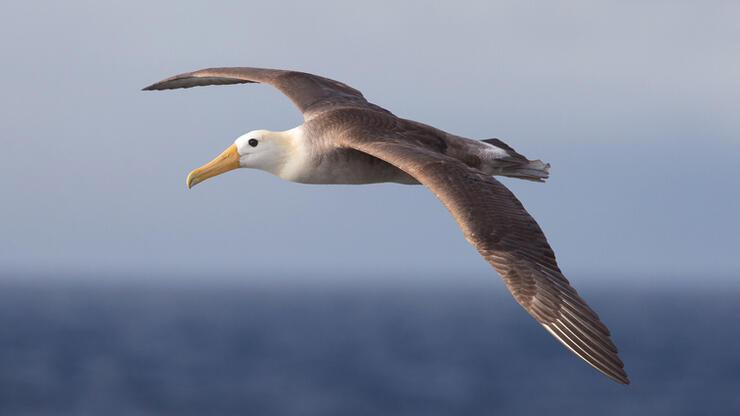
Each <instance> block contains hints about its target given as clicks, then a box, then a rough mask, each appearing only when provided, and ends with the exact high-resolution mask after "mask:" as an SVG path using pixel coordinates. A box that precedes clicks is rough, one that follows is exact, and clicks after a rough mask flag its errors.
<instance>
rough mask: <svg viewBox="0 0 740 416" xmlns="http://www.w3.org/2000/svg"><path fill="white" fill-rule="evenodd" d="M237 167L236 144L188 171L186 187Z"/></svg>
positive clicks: (237, 153) (237, 154)
mask: <svg viewBox="0 0 740 416" xmlns="http://www.w3.org/2000/svg"><path fill="white" fill-rule="evenodd" d="M238 167H239V152H237V151H236V145H233V144H232V145H231V146H229V147H228V148H227V149H226V150H224V151H223V153H221V154H220V155H218V156H216V158H215V159H213V160H212V161H210V162H208V163H206V164H205V165H203V166H201V167H199V168H198V169H195V170H194V171H192V172H190V174H189V175H188V179H187V180H186V182H187V185H188V189H190V188H192V187H194V186H195V185H197V184H199V183H201V182H203V181H204V180H206V179H208V178H212V177H214V176H218V175H220V174H222V173H224V172H228V171H230V170H232V169H236V168H238Z"/></svg>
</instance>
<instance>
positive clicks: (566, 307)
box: [340, 114, 629, 384]
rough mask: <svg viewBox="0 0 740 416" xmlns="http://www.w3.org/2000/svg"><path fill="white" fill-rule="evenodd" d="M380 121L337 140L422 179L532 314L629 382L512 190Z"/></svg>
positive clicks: (589, 311)
mask: <svg viewBox="0 0 740 416" xmlns="http://www.w3.org/2000/svg"><path fill="white" fill-rule="evenodd" d="M367 117H379V115H373V114H368V116H367ZM355 124H358V123H357V120H355ZM379 124H382V123H378V122H375V123H359V124H358V125H357V126H356V127H357V128H349V129H346V130H345V132H344V133H343V134H342V137H341V139H340V141H341V144H342V145H343V146H346V147H351V148H353V149H355V150H359V151H362V152H364V153H367V154H369V155H371V156H374V157H377V158H379V159H381V160H384V161H386V162H388V163H391V164H393V165H395V166H396V167H398V168H400V169H401V170H403V171H405V172H406V173H408V174H409V175H411V176H413V177H414V178H415V179H416V180H418V181H419V182H420V183H422V184H423V185H425V186H427V187H428V188H429V189H430V190H431V191H432V192H433V193H434V194H435V195H436V196H437V197H438V198H439V199H440V200H441V201H442V202H443V203H444V205H445V206H446V207H447V208H448V210H449V211H450V213H451V214H452V216H453V217H454V218H455V220H456V221H457V223H458V225H459V226H460V228H461V229H462V231H463V233H464V234H465V237H466V238H467V240H468V241H469V242H470V243H471V244H472V245H473V246H474V247H475V248H476V249H477V250H478V251H479V252H480V254H481V255H482V256H483V257H484V258H485V259H486V260H487V261H488V262H489V263H491V265H493V267H494V268H495V269H496V270H497V271H498V272H499V274H500V275H501V277H502V278H503V280H504V282H505V283H506V285H507V287H508V288H509V290H510V291H511V293H512V295H513V296H514V299H516V301H517V302H518V303H519V304H520V305H521V306H522V307H523V308H524V309H525V310H526V311H527V312H529V314H530V315H532V317H534V318H535V320H537V321H538V322H539V323H540V324H542V326H543V327H545V329H547V330H548V332H550V333H551V334H552V335H553V336H555V338H557V339H558V340H559V341H560V342H561V343H563V344H564V345H565V346H566V347H568V348H569V349H570V350H571V351H572V352H574V353H575V354H576V355H578V356H579V357H581V358H582V359H583V360H585V361H586V362H587V363H589V364H590V365H591V366H593V367H594V368H596V369H597V370H599V371H600V372H602V373H603V374H605V375H607V376H608V377H610V378H612V379H613V380H615V381H617V382H620V383H624V384H629V379H628V377H627V374H626V373H625V371H624V364H623V363H622V361H621V360H620V358H619V356H618V351H617V348H616V346H615V345H614V343H613V342H612V340H611V338H610V333H609V330H608V329H607V327H606V326H605V325H604V324H603V323H602V322H601V320H600V319H599V316H598V315H597V314H596V313H595V312H594V311H593V310H592V309H591V308H590V307H589V306H588V305H587V304H586V302H585V301H584V300H583V299H582V298H581V297H580V296H579V295H578V292H576V290H575V289H574V288H573V287H572V286H571V285H570V283H569V282H568V279H566V278H565V276H564V275H563V274H562V272H561V271H560V268H559V267H558V265H557V261H556V260H555V253H554V252H553V250H552V248H550V245H549V244H548V242H547V239H546V238H545V235H544V233H543V232H542V230H541V229H540V227H539V225H538V224H537V223H536V222H535V220H534V219H533V218H532V217H531V216H530V215H529V213H527V211H526V210H525V209H524V207H523V206H522V204H521V202H519V200H518V199H517V198H516V197H515V196H514V194H512V193H511V192H510V191H509V190H508V189H507V188H506V187H505V186H503V185H502V184H501V183H500V182H498V181H497V180H496V179H494V178H493V177H490V176H488V175H485V174H483V173H481V172H479V171H477V170H475V169H472V168H470V167H468V166H466V165H464V164H463V163H462V162H460V161H458V160H456V159H453V158H450V157H448V156H446V155H444V154H442V153H439V152H438V151H436V150H434V149H430V148H429V147H428V146H425V143H426V142H427V141H425V140H424V139H423V138H419V137H415V136H414V135H418V134H419V132H418V131H414V132H413V134H409V132H408V131H403V129H397V130H393V129H390V130H389V129H387V128H386V129H384V130H378V131H373V129H372V127H368V126H373V125H379ZM387 124H388V123H386V124H385V126H386V127H387Z"/></svg>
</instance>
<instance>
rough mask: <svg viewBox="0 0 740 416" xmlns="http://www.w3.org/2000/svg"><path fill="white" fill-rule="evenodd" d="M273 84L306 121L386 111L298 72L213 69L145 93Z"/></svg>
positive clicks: (351, 90) (334, 83) (328, 81)
mask: <svg viewBox="0 0 740 416" xmlns="http://www.w3.org/2000/svg"><path fill="white" fill-rule="evenodd" d="M246 83H265V84H270V85H272V86H273V87H275V88H277V89H278V90H280V92H282V93H283V94H285V95H286V96H287V97H288V98H290V100H291V101H293V104H295V105H296V107H298V109H299V110H301V112H302V113H303V115H304V117H305V118H306V119H309V118H311V117H313V116H315V115H316V114H319V113H321V112H324V111H327V110H331V109H336V108H338V107H363V108H373V109H375V110H381V111H386V112H387V110H384V109H382V108H381V107H378V106H376V105H374V104H371V103H368V102H367V100H365V97H363V96H362V93H361V92H360V91H357V90H356V89H354V88H352V87H350V86H349V85H346V84H343V83H341V82H339V81H335V80H333V79H329V78H324V77H320V76H318V75H313V74H308V73H305V72H298V71H286V70H281V69H266V68H247V67H233V68H209V69H202V70H200V71H195V72H188V73H185V74H180V75H175V76H173V77H170V78H167V79H165V80H163V81H160V82H157V83H156V84H152V85H150V86H148V87H146V88H144V90H145V91H151V90H170V89H176V88H190V87H196V86H204V85H229V84H246Z"/></svg>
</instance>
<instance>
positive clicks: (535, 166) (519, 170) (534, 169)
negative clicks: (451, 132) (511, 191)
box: [482, 139, 550, 182]
mask: <svg viewBox="0 0 740 416" xmlns="http://www.w3.org/2000/svg"><path fill="white" fill-rule="evenodd" d="M482 141H483V142H485V143H487V144H489V145H491V146H495V147H497V148H499V149H501V150H503V151H505V152H506V156H505V157H503V158H496V159H495V161H494V162H495V163H492V164H491V169H492V172H491V174H492V175H500V176H508V177H511V178H518V179H526V180H528V181H535V182H544V181H545V179H547V178H548V177H550V164H549V163H545V162H543V161H541V160H539V159H538V160H529V159H527V158H526V157H524V156H523V155H521V154H519V153H517V151H516V150H514V149H512V148H511V147H510V146H509V145H507V144H506V143H504V142H502V141H501V140H499V139H487V140H482Z"/></svg>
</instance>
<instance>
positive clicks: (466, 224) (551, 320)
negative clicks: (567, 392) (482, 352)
mask: <svg viewBox="0 0 740 416" xmlns="http://www.w3.org/2000/svg"><path fill="white" fill-rule="evenodd" d="M246 83H264V84H269V85H272V86H273V87H275V88H277V89H278V90H280V91H281V92H282V93H283V94H285V95H286V96H287V97H288V98H289V99H290V100H291V101H292V102H293V104H295V105H296V107H298V109H299V110H300V111H301V112H302V113H303V118H304V122H303V124H301V125H299V126H297V127H295V128H293V129H290V130H286V131H268V130H254V131H250V132H248V133H246V134H244V135H242V136H240V137H239V138H237V139H236V140H235V141H234V143H233V144H232V145H231V146H229V147H228V148H227V149H226V150H225V151H224V152H223V153H221V154H220V155H219V156H217V157H216V158H215V159H213V160H212V161H211V162H209V163H207V164H205V165H204V166H202V167H200V168H198V169H195V170H193V171H192V172H190V174H189V175H188V177H187V186H188V188H190V187H192V186H195V185H196V184H198V183H200V182H203V181H205V180H206V179H208V178H211V177H214V176H216V175H220V174H222V173H224V172H227V171H230V170H233V169H237V168H254V169H261V170H264V171H267V172H270V173H272V174H274V175H276V176H278V177H280V178H282V179H285V180H288V181H293V182H299V183H310V184H368V183H380V182H394V183H401V184H421V185H424V186H426V187H427V188H429V189H430V190H431V191H432V192H433V193H434V194H435V195H436V196H437V198H439V200H441V201H442V203H443V204H444V205H445V206H446V207H447V209H448V210H449V211H450V213H451V214H452V216H453V217H454V218H455V220H456V221H457V223H458V225H459V226H460V228H461V229H462V231H463V234H464V235H465V238H466V239H467V240H468V242H470V244H472V245H473V247H475V248H476V249H477V250H478V252H479V253H480V254H481V256H483V258H484V259H486V260H487V261H488V262H489V263H490V264H491V265H492V266H493V267H494V268H495V269H496V270H497V271H498V273H499V274H500V275H501V277H502V278H503V279H504V282H505V283H506V286H507V287H508V289H509V290H510V291H511V293H512V295H513V296H514V299H515V300H516V301H517V302H518V303H519V304H520V305H521V306H522V307H523V308H524V309H525V310H526V311H527V312H528V313H529V314H530V315H532V317H534V319H535V320H537V322H539V323H540V324H541V325H542V326H543V327H544V328H545V329H546V330H547V331H549V332H550V333H551V334H552V335H553V336H554V337H555V338H557V340H558V341H560V342H561V343H563V344H564V345H565V346H566V347H568V348H569V349H570V350H571V351H572V352H574V353H575V354H576V355H577V356H579V357H581V358H582V359H583V360H585V361H586V362H587V363H588V364H590V365H591V366H593V367H594V368H596V369H597V370H598V371H600V372H602V373H603V374H605V375H606V376H608V377H610V378H611V379H613V380H615V381H617V382H619V383H623V384H629V379H628V377H627V374H626V373H625V371H624V364H623V363H622V361H621V360H620V359H619V356H618V354H617V348H616V347H615V345H614V343H613V342H612V340H611V338H610V333H609V330H608V329H607V327H606V326H605V325H604V324H603V323H602V322H601V320H600V319H599V317H598V315H597V314H596V312H594V311H593V310H592V309H591V308H590V307H589V306H588V305H587V304H586V302H585V301H584V300H583V299H582V298H581V297H580V296H579V295H578V293H577V292H576V290H575V289H574V288H573V287H572V286H571V285H570V283H569V282H568V280H567V279H566V278H565V276H564V275H563V273H562V272H561V270H560V268H559V267H558V264H557V262H556V260H555V254H554V252H553V250H552V248H550V245H549V244H548V242H547V239H546V238H545V235H544V233H543V232H542V230H541V229H540V227H539V225H538V224H537V223H536V222H535V220H534V219H533V218H532V217H531V216H530V215H529V213H528V212H527V211H526V210H525V209H524V207H523V206H522V204H521V202H519V200H518V199H517V198H516V197H515V196H514V194H512V193H511V191H509V190H508V189H507V188H506V187H505V186H504V185H502V184H501V183H500V182H499V181H498V180H496V179H495V178H494V176H507V177H513V178H520V179H526V180H531V181H537V182H543V181H544V180H545V179H547V178H548V176H549V167H550V165H549V164H546V163H543V162H542V161H540V160H529V159H527V158H526V157H524V156H523V155H521V154H519V153H517V152H516V151H515V150H514V149H513V148H511V147H510V146H508V145H507V144H505V143H504V142H503V141H501V140H499V139H488V140H472V139H468V138H464V137H460V136H456V135H453V134H450V133H447V132H444V131H442V130H439V129H437V128H434V127H431V126H428V125H426V124H422V123H419V122H416V121H412V120H407V119H403V118H400V117H397V116H395V115H393V114H392V113H391V112H390V111H388V110H386V109H384V108H382V107H380V106H378V105H375V104H373V103H370V102H368V101H367V100H366V99H365V97H364V96H363V95H362V93H361V92H360V91H358V90H356V89H354V88H352V87H350V86H349V85H347V84H344V83H342V82H338V81H335V80H332V79H328V78H324V77H321V76H317V75H313V74H309V73H304V72H298V71H290V70H279V69H264V68H247V67H238V68H211V69H203V70H200V71H195V72H189V73H185V74H181V75H176V76H173V77H170V78H167V79H165V80H163V81H160V82H158V83H156V84H153V85H150V86H148V87H146V88H144V90H169V89H176V88H190V87H195V86H204V85H227V84H246Z"/></svg>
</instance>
